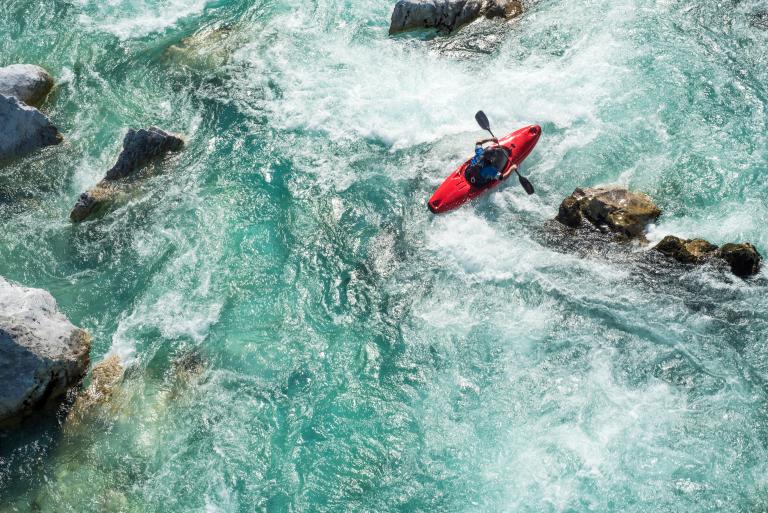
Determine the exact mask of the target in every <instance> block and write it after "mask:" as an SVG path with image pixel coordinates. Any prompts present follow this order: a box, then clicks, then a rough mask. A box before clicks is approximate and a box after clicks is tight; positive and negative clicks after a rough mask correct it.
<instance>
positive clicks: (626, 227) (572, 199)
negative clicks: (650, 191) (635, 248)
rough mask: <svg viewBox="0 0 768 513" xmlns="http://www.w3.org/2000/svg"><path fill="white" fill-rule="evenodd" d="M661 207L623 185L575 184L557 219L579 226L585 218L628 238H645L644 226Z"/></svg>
mask: <svg viewBox="0 0 768 513" xmlns="http://www.w3.org/2000/svg"><path fill="white" fill-rule="evenodd" d="M660 215H661V210H660V209H659V207H657V206H656V204H655V203H654V202H653V200H651V198H650V197H649V196H648V195H646V194H643V193H638V192H630V191H628V190H627V189H623V188H607V187H597V188H583V189H582V188H578V189H576V190H575V191H573V194H571V195H570V196H568V197H567V198H565V200H563V202H562V203H561V204H560V209H559V211H558V214H557V218H556V219H557V220H558V221H560V222H561V223H562V224H564V225H566V226H570V227H572V228H579V227H581V226H582V225H583V224H584V221H588V222H589V223H591V224H592V225H594V226H596V227H598V228H599V229H601V230H603V231H610V232H613V233H617V234H619V235H621V236H622V237H625V238H627V239H640V240H643V241H644V240H645V230H646V228H647V226H648V225H649V224H650V223H653V222H655V221H656V219H658V217H659V216H660Z"/></svg>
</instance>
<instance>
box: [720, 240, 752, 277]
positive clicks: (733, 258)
mask: <svg viewBox="0 0 768 513" xmlns="http://www.w3.org/2000/svg"><path fill="white" fill-rule="evenodd" d="M717 256H718V257H720V258H722V259H723V260H725V261H726V262H728V265H730V266H731V272H732V273H733V274H735V275H736V276H751V275H753V274H757V273H758V272H759V271H760V262H761V261H762V260H763V258H762V256H760V253H758V252H757V249H755V247H754V246H753V245H752V244H750V243H748V242H744V243H741V244H734V243H729V244H723V245H722V246H720V249H719V250H718V251H717Z"/></svg>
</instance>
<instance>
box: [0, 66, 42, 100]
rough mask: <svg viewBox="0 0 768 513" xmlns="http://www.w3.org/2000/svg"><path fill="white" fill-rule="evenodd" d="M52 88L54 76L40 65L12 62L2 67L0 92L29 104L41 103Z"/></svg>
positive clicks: (0, 71) (0, 70) (0, 69)
mask: <svg viewBox="0 0 768 513" xmlns="http://www.w3.org/2000/svg"><path fill="white" fill-rule="evenodd" d="M51 88H53V77H52V76H51V75H49V74H48V72H47V71H45V70H44V69H43V68H41V67H40V66H34V65H32V64H11V65H10V66H5V67H3V68H0V94H2V95H5V96H13V97H14V98H18V99H19V100H21V101H22V102H24V103H26V104H27V105H34V106H37V105H39V104H41V103H42V102H43V100H45V97H46V96H48V93H49V92H50V90H51Z"/></svg>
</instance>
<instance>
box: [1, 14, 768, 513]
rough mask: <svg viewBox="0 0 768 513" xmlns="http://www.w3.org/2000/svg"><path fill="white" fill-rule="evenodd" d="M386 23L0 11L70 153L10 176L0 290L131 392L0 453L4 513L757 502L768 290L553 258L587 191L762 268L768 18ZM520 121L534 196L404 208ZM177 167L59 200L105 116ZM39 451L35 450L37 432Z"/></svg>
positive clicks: (767, 375) (509, 189) (763, 500)
mask: <svg viewBox="0 0 768 513" xmlns="http://www.w3.org/2000/svg"><path fill="white" fill-rule="evenodd" d="M393 3H394V2H393V1H392V0H355V1H354V2H352V1H341V2H338V1H331V0H316V1H309V2H303V3H297V2H292V1H288V0H265V1H258V0H192V1H181V0H109V1H100V0H48V1H43V0H0V34H2V37H0V65H6V64H11V63H16V62H28V63H34V64H39V65H42V66H43V67H45V68H47V69H48V70H49V71H50V72H51V73H52V74H53V75H54V76H55V77H56V79H57V87H56V89H55V90H54V92H53V93H52V95H51V96H50V97H49V99H48V101H47V103H46V104H45V106H44V108H43V110H44V111H45V112H46V113H47V114H48V115H49V116H50V117H51V118H52V120H53V121H54V123H55V124H56V125H57V126H58V127H59V128H60V130H61V131H62V132H63V133H64V136H65V138H66V141H65V143H64V144H62V145H60V146H57V147H53V148H49V149H47V150H45V151H43V152H39V153H37V154H35V155H32V156H30V157H27V158H25V159H23V160H21V161H18V162H15V163H13V164H11V165H7V166H5V167H3V168H2V169H1V170H0V219H2V230H0V275H2V276H4V277H6V278H8V279H11V280H14V281H17V282H20V283H22V284H24V285H26V286H35V287H42V288H45V289H47V290H49V291H51V293H52V294H53V295H54V296H55V297H56V299H57V300H58V302H59V305H60V307H61V309H62V310H63V311H64V312H65V313H66V314H67V315H68V316H69V317H70V319H71V320H72V321H73V322H74V323H75V324H78V325H80V326H82V327H85V328H87V329H89V330H90V331H91V332H92V334H93V336H94V347H93V350H92V359H93V360H94V361H98V360H99V359H101V358H102V357H103V356H104V355H107V354H111V353H115V354H118V355H119V356H120V357H121V358H122V360H123V361H124V362H125V365H126V368H127V371H126V374H125V377H124V379H123V381H122V383H121V385H120V386H119V389H118V390H117V391H116V392H115V395H114V396H113V398H112V400H111V401H110V402H109V404H107V405H104V406H103V407H102V408H100V409H98V410H96V411H94V413H93V415H92V417H91V418H88V419H85V420H84V422H83V423H82V424H80V425H78V426H76V428H74V429H70V430H67V431H66V432H64V433H62V431H61V430H60V429H59V428H57V427H56V426H37V427H36V430H32V429H31V428H30V432H28V433H25V434H17V435H13V436H5V437H3V438H0V511H3V512H5V511H8V512H10V511H21V512H28V511H29V512H31V511H42V512H78V513H83V512H102V511H110V512H118V511H124V512H158V511H163V512H190V511H194V512H251V511H270V512H273V511H274V512H282V511H286V512H287V511H294V512H297V511H312V512H315V511H316V512H337V511H350V512H351V511H371V512H384V511H403V512H405V511H408V512H416V511H423V512H438V511H450V512H457V511H466V512H478V511H484V512H485V511H487V512H495V511H509V512H534V511H535V512H549V511H553V512H554V511H558V512H565V511H571V512H575V511H604V512H608V511H622V512H644V513H647V512H656V511H659V512H662V511H663V512H680V511H690V512H693V511H727V512H737V511H738V512H757V511H764V510H766V509H768V388H766V387H767V384H766V380H768V347H767V346H766V340H767V339H768V314H766V311H768V295H767V292H768V285H766V280H765V278H764V275H763V276H758V277H757V278H755V279H751V280H747V281H743V280H740V279H736V278H734V277H732V276H729V275H726V274H723V273H719V272H717V271H715V270H712V269H707V268H698V269H695V270H690V269H684V268H681V267H675V266H668V265H666V264H664V263H663V262H659V261H658V260H653V259H652V258H650V257H648V256H647V255H646V254H645V253H646V250H644V249H642V248H638V247H629V248H626V247H625V248H614V249H610V248H609V249H608V250H605V251H583V250H582V251H573V250H572V249H569V248H567V247H565V246H568V244H565V243H563V241H562V239H558V238H557V237H553V236H551V234H549V232H548V230H549V229H548V228H547V222H548V220H550V219H551V218H552V217H553V216H554V215H555V213H556V211H557V206H558V204H559V202H560V201H561V200H562V198H563V197H564V196H566V195H567V194H569V193H570V192H571V191H572V190H573V189H574V188H575V187H577V186H590V185H599V184H607V183H618V184H623V185H627V186H629V187H630V188H632V189H634V190H642V191H644V192H647V193H649V194H650V195H651V196H652V197H653V198H654V199H655V200H656V201H657V203H658V204H659V205H660V206H661V207H662V208H663V210H664V215H663V216H662V218H661V219H660V222H659V224H658V225H657V226H655V227H653V228H652V230H651V233H650V236H651V238H652V239H659V238H661V237H662V236H663V235H664V234H667V233H675V234H677V235H680V236H686V237H693V236H701V237H705V238H708V239H709V240H711V241H712V242H714V243H718V244H719V243H724V242H730V241H750V242H752V243H754V244H755V245H756V246H757V248H758V250H759V251H761V252H762V253H763V254H764V255H765V254H767V253H768V231H766V229H765V227H766V226H768V203H767V201H766V197H768V181H766V179H765V174H766V171H768V164H766V162H768V142H767V140H766V138H767V137H768V126H767V125H768V118H767V115H768V113H767V112H766V109H768V51H766V49H767V48H768V30H766V26H765V23H764V20H765V19H768V15H766V14H764V13H765V12H766V11H768V4H766V3H765V2H764V1H752V0H744V1H735V0H725V1H705V2H702V1H698V0H696V1H694V0H657V1H652V0H594V1H581V0H540V1H539V2H538V3H535V4H531V5H529V6H528V9H527V12H526V13H525V14H524V15H523V16H522V17H521V18H519V19H517V20H515V21H513V22H511V23H509V24H502V23H498V22H492V21H483V22H481V23H479V24H476V25H473V26H471V27H467V28H466V29H464V30H463V31H461V32H459V33H458V34H457V35H455V36H452V37H445V36H435V35H433V34H425V33H417V34H410V35H405V36H398V37H394V38H393V37H389V36H388V34H387V30H388V21H389V16H390V13H391V9H392V7H393ZM480 108H482V109H484V110H485V111H486V112H487V113H488V115H489V116H490V118H491V121H492V122H493V124H494V128H495V131H496V133H497V134H501V133H506V132H509V131H512V130H513V129H515V128H518V127H519V126H522V125H524V124H529V123H538V124H540V125H541V126H542V127H543V136H542V138H541V140H540V142H539V145H538V147H537V148H536V150H535V151H534V152H533V153H532V154H531V156H530V157H529V158H528V160H527V161H526V162H525V164H524V166H523V170H524V172H525V173H526V174H527V175H528V176H530V178H531V180H532V181H533V182H534V184H535V185H536V186H537V194H536V195H535V196H530V197H527V196H525V195H524V193H523V191H522V189H520V188H519V187H515V186H514V185H512V184H509V185H506V186H503V187H502V188H500V189H499V190H497V191H496V192H494V193H493V194H491V195H489V196H487V197H484V198H482V199H480V200H478V201H476V202H474V203H472V204H470V205H468V206H465V207H463V208H462V209H460V210H459V211H456V212H455V213H452V214H448V215H445V216H441V217H435V216H433V215H432V214H430V213H429V212H428V211H427V209H426V200H427V198H428V197H429V196H430V194H431V192H432V191H433V190H434V188H435V187H436V186H437V185H438V184H439V183H440V182H441V180H442V179H443V178H444V177H445V176H446V175H447V174H448V172H449V171H450V170H451V169H452V168H453V167H454V166H455V165H456V163H457V162H459V161H461V160H462V159H463V158H464V157H465V156H466V155H467V154H468V153H470V152H471V150H472V144H473V141H474V140H475V139H476V138H478V137H479V136H481V134H480V132H479V131H478V130H477V128H476V125H475V124H474V120H473V114H474V112H475V111H476V110H477V109H480ZM150 125H157V126H159V127H161V128H164V129H166V130H172V131H176V132H180V133H183V134H184V135H185V136H186V139H187V146H186V148H185V149H184V151H182V152H181V153H179V154H178V155H176V156H174V157H172V158H171V159H169V160H168V161H166V162H165V163H163V164H162V165H161V166H159V167H158V169H157V170H156V172H154V173H153V174H152V175H151V176H150V177H148V178H147V179H146V180H145V181H143V182H141V183H140V184H137V185H136V186H135V187H134V188H132V189H131V191H130V194H129V196H128V197H127V198H124V199H123V200H122V201H120V202H119V203H118V204H116V205H115V206H114V208H112V209H111V210H110V211H109V212H108V213H107V214H106V215H104V216H102V217H100V218H97V219H94V220H92V221H88V222H84V223H82V224H77V225H73V224H71V223H70V222H69V221H68V212H69V209H70V208H71V207H72V205H73V204H74V201H75V199H76V197H77V195H78V194H79V193H80V192H81V191H83V190H84V189H86V188H87V187H89V186H91V185H93V184H94V183H96V182H97V181H98V180H99V179H100V178H101V177H102V176H103V175H104V172H105V171H106V170H107V169H108V168H109V167H110V166H111V164H112V163H113V162H114V160H115V158H116V155H117V153H118V152H119V148H120V143H121V139H122V136H123V134H124V133H125V131H126V129H127V128H128V127H135V128H140V127H147V126H150ZM32 431H34V432H32Z"/></svg>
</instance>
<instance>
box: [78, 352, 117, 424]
mask: <svg viewBox="0 0 768 513" xmlns="http://www.w3.org/2000/svg"><path fill="white" fill-rule="evenodd" d="M123 372H124V368H123V363H122V362H121V361H120V358H119V357H118V356H117V355H111V356H108V357H106V358H104V359H103V360H101V361H100V362H99V363H97V364H96V365H94V366H93V369H92V370H91V383H90V385H88V388H86V389H85V390H83V391H82V392H80V394H78V396H77V397H76V398H75V403H74V404H73V405H72V409H70V410H69V414H68V415H67V423H66V426H67V427H68V428H72V427H75V426H77V425H78V424H79V423H80V421H81V420H82V418H83V417H84V416H85V414H86V412H88V411H89V410H90V409H91V408H92V407H94V406H96V405H98V404H102V403H104V402H105V401H107V400H109V398H110V397H112V393H113V390H114V388H115V386H116V385H117V384H118V383H119V382H120V380H121V379H122V377H123Z"/></svg>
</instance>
